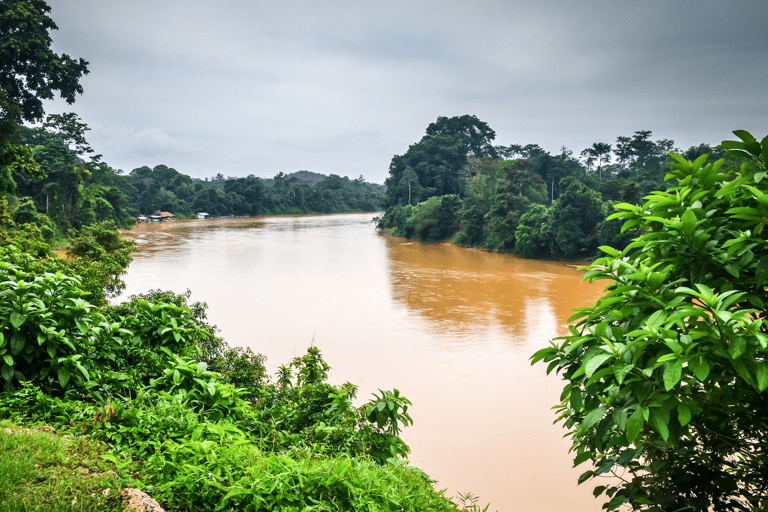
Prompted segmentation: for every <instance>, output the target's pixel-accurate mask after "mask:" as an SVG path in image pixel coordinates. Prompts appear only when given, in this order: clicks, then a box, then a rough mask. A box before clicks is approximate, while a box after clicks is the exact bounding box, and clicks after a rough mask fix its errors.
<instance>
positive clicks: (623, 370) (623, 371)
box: [614, 364, 635, 385]
mask: <svg viewBox="0 0 768 512" xmlns="http://www.w3.org/2000/svg"><path fill="white" fill-rule="evenodd" d="M634 367H635V365H633V364H625V365H624V366H622V367H620V368H618V367H617V368H616V369H614V375H615V376H616V381H617V382H618V383H619V385H621V384H622V383H623V382H624V379H625V378H626V376H627V374H628V373H629V372H630V371H632V368H634Z"/></svg>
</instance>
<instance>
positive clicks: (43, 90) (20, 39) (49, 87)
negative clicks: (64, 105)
mask: <svg viewBox="0 0 768 512" xmlns="http://www.w3.org/2000/svg"><path fill="white" fill-rule="evenodd" d="M50 11H51V8H50V7H48V5H47V4H46V3H45V2H44V1H42V0H24V1H21V0H6V1H4V2H3V3H2V4H0V33H2V34H6V36H5V37H3V38H2V39H0V56H2V58H0V63H2V64H0V89H2V90H3V91H5V93H6V94H7V95H8V96H7V100H8V101H9V102H12V103H15V104H17V105H19V107H20V112H19V115H20V118H22V119H24V120H26V121H30V122H34V121H39V120H40V119H42V117H43V104H42V101H41V100H44V99H51V98H53V93H54V92H59V93H60V94H61V97H62V98H64V99H65V100H66V101H67V102H68V103H73V102H74V101H75V95H76V94H82V92H83V88H82V86H81V85H80V84H79V81H80V78H81V77H82V76H83V75H84V74H87V73H88V68H87V65H88V63H87V62H85V61H84V60H83V59H79V60H74V59H72V58H70V57H69V56H68V55H57V54H56V53H54V52H53V51H52V50H51V48H50V46H51V37H50V35H49V34H48V32H49V31H51V30H56V29H57V27H56V24H55V23H54V22H53V20H52V19H51V18H50V17H48V13H49V12H50Z"/></svg>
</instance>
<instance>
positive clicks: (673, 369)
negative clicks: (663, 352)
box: [664, 359, 683, 441]
mask: <svg viewBox="0 0 768 512" xmlns="http://www.w3.org/2000/svg"><path fill="white" fill-rule="evenodd" d="M682 373H683V360H682V359H678V360H677V361H675V362H674V363H672V364H668V365H667V367H666V368H665V369H664V388H665V389H666V390H667V391H669V390H670V389H672V388H673V387H675V385H676V384H677V383H678V382H680V377H681V375H682ZM665 441H666V439H665Z"/></svg>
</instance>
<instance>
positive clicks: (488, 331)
mask: <svg viewBox="0 0 768 512" xmlns="http://www.w3.org/2000/svg"><path fill="white" fill-rule="evenodd" d="M372 217H373V215H371V214H350V215H326V216H297V217H266V218H257V219H216V220H204V221H202V220H200V221H198V220H193V221H176V222H172V223H160V224H153V225H144V226H138V227H137V228H135V229H134V230H133V231H132V232H131V235H130V236H133V237H134V238H136V240H137V242H138V243H139V248H140V253H139V254H137V256H136V258H135V260H134V262H133V263H132V264H131V266H130V267H129V269H128V273H127V275H126V284H127V290H126V293H127V294H131V293H138V292H142V291H146V290H148V289H151V288H161V289H171V290H174V291H176V292H182V291H184V290H186V289H187V288H189V289H190V290H191V291H192V299H193V300H203V301H206V302H207V303H208V304H209V306H210V308H209V318H210V319H211V321H212V322H213V323H215V324H216V325H218V327H219V328H220V329H221V332H222V335H223V336H224V338H225V339H226V340H227V341H228V342H229V343H231V344H233V345H241V346H250V347H251V348H253V349H254V350H256V351H258V352H261V353H262V354H264V355H266V356H267V358H268V363H269V365H270V366H268V367H269V368H271V369H272V370H273V371H274V369H276V367H277V366H279V365H280V364H282V363H285V362H287V361H288V360H290V358H292V357H294V356H295V355H298V354H300V353H301V352H303V351H304V350H306V347H307V346H308V345H309V344H310V343H313V342H314V343H315V344H316V345H317V346H319V347H320V348H321V350H322V351H323V354H324V357H325V358H326V360H327V361H328V362H329V363H330V364H331V366H333V368H334V369H333V372H332V374H331V377H330V378H331V379H332V380H333V381H334V382H336V383H342V382H344V381H350V382H353V383H355V384H357V385H358V386H359V388H360V392H359V394H358V396H359V400H358V404H361V403H364V402H365V401H367V400H368V398H369V397H370V394H371V393H372V392H375V391H377V390H378V389H379V388H393V387H396V388H398V389H400V390H401V391H402V392H403V394H404V395H405V396H406V397H408V398H409V399H410V400H411V401H412V402H413V404H414V405H413V408H412V409H410V410H409V412H410V413H411V414H412V416H413V419H414V426H413V427H409V428H408V429H406V431H405V433H404V438H405V440H406V442H407V443H408V444H410V445H411V448H412V450H413V451H412V453H411V461H412V463H413V464H415V465H417V466H419V467H421V468H422V469H424V470H426V471H427V473H428V474H430V476H432V477H433V478H436V479H437V480H438V484H437V486H438V487H439V488H448V493H449V494H454V493H455V492H457V491H460V492H466V491H472V492H473V493H474V494H476V495H479V496H481V499H482V501H483V502H484V503H485V502H488V501H490V502H491V509H493V510H496V509H498V510H526V511H560V510H562V509H565V508H567V509H568V510H569V511H575V512H597V511H599V510H600V507H601V503H600V502H598V501H597V500H595V499H594V498H592V495H591V488H589V487H579V488H577V487H576V479H577V478H578V475H579V474H580V473H581V472H583V471H584V469H582V468H578V469H573V468H571V465H572V461H571V457H570V456H569V455H568V447H569V443H568V441H567V439H563V437H562V436H563V434H564V431H563V430H562V428H561V427H560V426H559V425H556V426H553V425H552V421H553V419H554V414H553V412H552V410H551V406H552V405H553V404H555V403H556V402H557V401H558V399H559V394H560V391H561V389H562V385H561V383H560V381H559V379H558V378H557V377H549V378H547V377H546V375H545V371H544V367H543V366H542V365H537V366H536V367H531V366H530V364H529V363H528V358H529V357H530V355H531V354H532V353H533V352H534V351H535V350H537V349H538V348H541V347H544V346H546V345H547V344H548V342H549V340H550V339H551V338H553V337H555V336H558V335H561V334H563V333H565V332H566V322H567V319H568V317H569V316H570V315H571V309H572V308H574V307H579V306H583V305H586V304H587V303H589V302H590V301H594V300H595V299H596V298H597V296H598V295H599V292H600V289H601V286H599V285H597V284H595V285H589V284H585V283H580V275H581V273H580V272H579V271H578V270H577V269H575V268H571V267H568V266H565V265H561V264H557V263H552V262H537V261H529V260H521V259H518V258H514V257H510V256H505V255H499V254H489V253H485V252H481V251H475V250H468V249H462V248H458V247H455V246H452V245H450V244H421V243H418V242H410V241H407V240H403V239H397V238H391V237H386V236H383V235H380V234H378V233H376V231H375V230H374V225H373V223H372V222H371V218H372Z"/></svg>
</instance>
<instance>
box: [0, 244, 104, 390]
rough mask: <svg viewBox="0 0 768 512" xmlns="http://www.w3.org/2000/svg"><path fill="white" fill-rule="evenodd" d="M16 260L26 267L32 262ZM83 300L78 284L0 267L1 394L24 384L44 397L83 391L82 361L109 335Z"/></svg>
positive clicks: (9, 265)
mask: <svg viewBox="0 0 768 512" xmlns="http://www.w3.org/2000/svg"><path fill="white" fill-rule="evenodd" d="M0 251H3V250H2V249H0ZM5 251H6V254H7V250H5ZM4 259H5V258H4ZM20 259H25V260H26V262H27V267H29V266H30V264H31V263H32V262H33V260H32V259H31V258H29V257H27V258H20ZM86 295H87V293H86V292H84V291H83V290H82V289H81V288H80V281H79V280H78V279H76V278H73V277H70V276H67V275H64V274H62V273H61V272H57V273H56V274H51V273H42V274H38V273H36V272H34V271H33V270H32V269H30V268H22V267H21V266H18V265H15V264H12V263H8V262H7V261H0V298H1V300H0V357H2V364H0V376H2V379H3V385H4V389H5V390H7V391H12V390H14V389H15V388H16V387H17V386H18V384H19V383H20V382H24V381H32V382H36V383H38V384H39V385H40V386H41V387H42V388H43V389H45V390H46V391H47V392H49V393H61V392H63V391H64V390H66V389H69V388H72V387H74V388H79V389H84V388H85V387H86V384H87V383H88V381H89V378H90V373H89V371H88V369H86V366H88V365H89V361H88V358H87V356H86V355H87V354H88V352H89V351H90V350H91V349H92V348H93V347H94V346H95V345H97V344H99V343H101V342H102V341H103V340H104V339H105V336H109V334H110V333H111V330H112V326H110V325H109V324H108V323H107V322H106V320H105V318H104V317H103V316H102V315H100V314H99V313H97V312H95V311H93V308H92V306H91V304H89V303H88V302H87V301H86V300H84V297H85V296H86Z"/></svg>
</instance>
